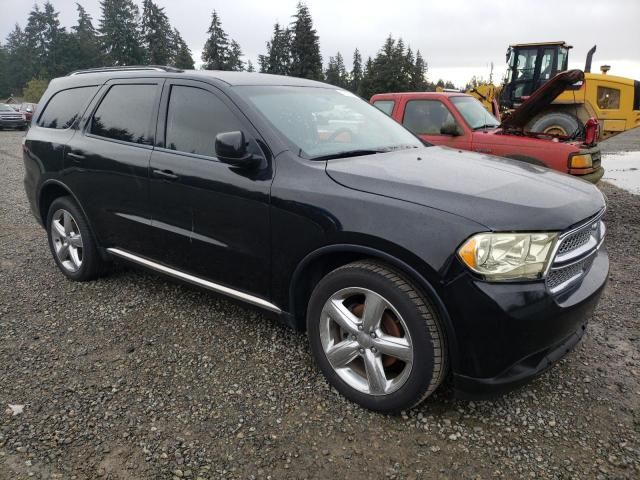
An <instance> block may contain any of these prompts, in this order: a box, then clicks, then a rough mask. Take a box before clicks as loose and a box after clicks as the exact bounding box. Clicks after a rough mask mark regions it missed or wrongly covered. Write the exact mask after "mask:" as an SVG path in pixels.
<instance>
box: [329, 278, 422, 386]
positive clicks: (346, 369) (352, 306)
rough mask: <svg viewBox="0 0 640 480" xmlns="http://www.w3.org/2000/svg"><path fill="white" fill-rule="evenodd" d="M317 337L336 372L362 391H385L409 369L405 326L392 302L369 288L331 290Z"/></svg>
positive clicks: (401, 380) (397, 383)
mask: <svg viewBox="0 0 640 480" xmlns="http://www.w3.org/2000/svg"><path fill="white" fill-rule="evenodd" d="M320 340H321V343H322V347H323V350H324V353H325V355H326V356H327V360H328V361H329V364H330V365H331V367H332V368H333V369H334V371H335V372H336V373H337V374H338V375H339V376H340V378H341V379H342V380H343V381H344V382H346V383H347V384H348V385H349V386H350V387H352V388H354V389H356V390H358V391H360V392H363V393H367V394H370V395H387V394H389V393H392V392H394V391H396V390H398V389H399V388H400V387H402V385H403V384H404V383H405V382H406V381H407V378H408V377H409V374H410V373H411V368H412V365H413V344H412V341H411V336H410V334H409V329H408V328H407V325H406V324H405V321H404V320H403V318H402V316H401V315H400V314H399V313H398V311H397V310H396V309H395V308H394V306H393V305H392V304H391V303H390V302H389V301H388V300H387V299H385V298H384V297H382V296H381V295H379V294H378V293H376V292H374V291H372V290H368V289H365V288H359V287H352V288H345V289H342V290H340V291H338V292H336V293H334V294H333V295H332V296H331V297H330V298H329V299H328V300H327V301H326V302H325V304H324V307H323V309H322V314H321V318H320Z"/></svg>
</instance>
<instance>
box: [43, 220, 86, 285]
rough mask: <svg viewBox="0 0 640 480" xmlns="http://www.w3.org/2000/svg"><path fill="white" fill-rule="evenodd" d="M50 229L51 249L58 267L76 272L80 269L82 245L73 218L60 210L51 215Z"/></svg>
mask: <svg viewBox="0 0 640 480" xmlns="http://www.w3.org/2000/svg"><path fill="white" fill-rule="evenodd" d="M50 228H51V239H52V241H53V249H54V251H55V253H56V257H58V261H59V262H60V265H62V267H63V268H64V269H65V270H67V271H69V272H72V273H73V272H77V271H78V270H79V269H80V267H82V258H83V243H82V235H81V233H80V228H79V227H78V223H77V222H76V220H75V218H73V215H71V213H69V212H68V211H67V210H65V209H62V208H61V209H59V210H56V211H55V213H54V214H53V217H52V218H51V227H50Z"/></svg>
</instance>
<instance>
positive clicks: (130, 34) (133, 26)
mask: <svg viewBox="0 0 640 480" xmlns="http://www.w3.org/2000/svg"><path fill="white" fill-rule="evenodd" d="M100 7H101V8H102V17H101V18H100V28H99V31H100V35H101V43H102V48H103V51H104V54H105V55H106V61H107V64H111V65H136V64H141V63H143V62H144V50H143V49H142V47H141V40H140V30H139V28H138V23H139V22H138V18H139V13H140V12H139V10H138V7H137V6H136V5H135V4H134V3H133V1H132V0H102V1H101V2H100Z"/></svg>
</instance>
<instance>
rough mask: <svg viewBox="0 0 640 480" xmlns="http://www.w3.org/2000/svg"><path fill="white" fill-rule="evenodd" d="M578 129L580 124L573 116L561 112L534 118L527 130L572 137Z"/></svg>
mask: <svg viewBox="0 0 640 480" xmlns="http://www.w3.org/2000/svg"><path fill="white" fill-rule="evenodd" d="M579 128H580V122H578V119H577V118H576V117H574V116H573V115H569V114H568V113H562V112H548V113H544V114H542V115H540V116H538V117H536V118H534V119H533V120H532V121H531V122H530V123H529V125H528V126H527V130H529V131H530V132H539V133H547V134H549V135H564V136H569V135H573V134H574V133H575V132H576V131H577V130H578V129H579Z"/></svg>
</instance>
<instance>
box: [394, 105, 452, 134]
mask: <svg viewBox="0 0 640 480" xmlns="http://www.w3.org/2000/svg"><path fill="white" fill-rule="evenodd" d="M402 125H404V126H405V127H406V128H407V129H409V130H410V131H411V132H412V133H414V134H415V135H441V130H442V127H444V126H450V125H456V121H455V119H454V118H453V115H451V112H450V111H449V109H448V108H447V107H446V106H445V105H444V104H443V103H442V102H441V101H439V100H409V101H408V102H407V105H406V106H405V110H404V118H403V119H402Z"/></svg>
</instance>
